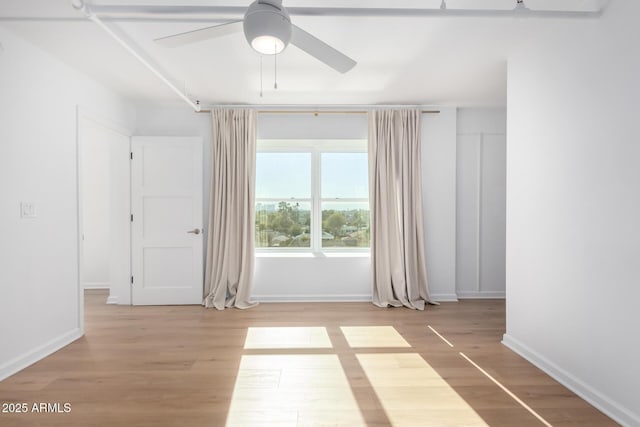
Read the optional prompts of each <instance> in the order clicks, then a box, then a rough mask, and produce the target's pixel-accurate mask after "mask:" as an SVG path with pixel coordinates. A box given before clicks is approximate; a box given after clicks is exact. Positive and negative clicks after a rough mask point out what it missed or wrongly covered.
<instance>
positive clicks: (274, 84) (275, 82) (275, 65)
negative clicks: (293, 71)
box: [273, 44, 278, 90]
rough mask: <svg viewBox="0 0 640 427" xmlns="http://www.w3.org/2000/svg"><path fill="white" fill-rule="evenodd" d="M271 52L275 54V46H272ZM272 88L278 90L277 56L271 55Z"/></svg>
mask: <svg viewBox="0 0 640 427" xmlns="http://www.w3.org/2000/svg"><path fill="white" fill-rule="evenodd" d="M273 50H274V52H275V50H276V46H275V44H274V46H273ZM273 88H274V89H276V90H277V89H278V54H277V53H276V54H274V55H273Z"/></svg>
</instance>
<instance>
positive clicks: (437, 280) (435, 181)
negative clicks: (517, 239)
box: [422, 107, 457, 301]
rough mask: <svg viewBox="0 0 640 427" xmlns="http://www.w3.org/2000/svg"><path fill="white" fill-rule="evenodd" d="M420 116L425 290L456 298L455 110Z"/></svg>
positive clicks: (437, 296)
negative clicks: (425, 267)
mask: <svg viewBox="0 0 640 427" xmlns="http://www.w3.org/2000/svg"><path fill="white" fill-rule="evenodd" d="M439 110H440V113H439V114H423V115H422V204H423V208H424V229H425V247H426V248H425V256H426V258H427V276H428V277H427V280H428V282H429V293H430V295H431V297H432V298H433V299H434V300H436V301H456V300H457V296H456V109H455V108H452V107H442V108H439Z"/></svg>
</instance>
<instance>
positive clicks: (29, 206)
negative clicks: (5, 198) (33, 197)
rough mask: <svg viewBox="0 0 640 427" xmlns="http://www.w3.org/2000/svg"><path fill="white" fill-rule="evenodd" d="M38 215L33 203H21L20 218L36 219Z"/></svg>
mask: <svg viewBox="0 0 640 427" xmlns="http://www.w3.org/2000/svg"><path fill="white" fill-rule="evenodd" d="M37 216H38V215H37V214H36V205H35V203H32V202H21V203H20V217H21V218H35V217H37Z"/></svg>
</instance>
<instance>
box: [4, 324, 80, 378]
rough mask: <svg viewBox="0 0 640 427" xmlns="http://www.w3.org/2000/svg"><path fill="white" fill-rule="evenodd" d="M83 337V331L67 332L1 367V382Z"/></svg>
mask: <svg viewBox="0 0 640 427" xmlns="http://www.w3.org/2000/svg"><path fill="white" fill-rule="evenodd" d="M82 335H83V332H82V330H80V329H74V330H72V331H69V332H67V333H66V334H63V335H61V336H59V337H58V338H55V339H53V340H51V341H49V342H48V343H46V344H44V345H41V346H39V347H36V348H35V349H33V350H31V351H28V352H26V353H24V354H23V355H21V356H18V357H16V358H14V359H12V360H9V361H8V362H6V363H4V364H2V365H0V381H2V380H4V379H5V378H8V377H10V376H11V375H13V374H15V373H17V372H19V371H21V370H23V369H24V368H26V367H27V366H30V365H33V364H34V363H36V362H37V361H39V360H42V359H44V358H45V357H47V356H49V355H50V354H52V353H55V352H56V351H58V350H60V349H61V348H62V347H65V346H67V345H69V344H71V343H72V342H74V341H75V340H77V339H78V338H80V337H82Z"/></svg>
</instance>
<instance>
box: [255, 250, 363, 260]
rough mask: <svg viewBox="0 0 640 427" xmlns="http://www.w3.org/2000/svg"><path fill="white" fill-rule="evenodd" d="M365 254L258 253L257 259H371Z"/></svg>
mask: <svg viewBox="0 0 640 427" xmlns="http://www.w3.org/2000/svg"><path fill="white" fill-rule="evenodd" d="M370 257H371V253H370V252H369V251H366V252H365V251H363V252H256V258H370Z"/></svg>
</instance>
